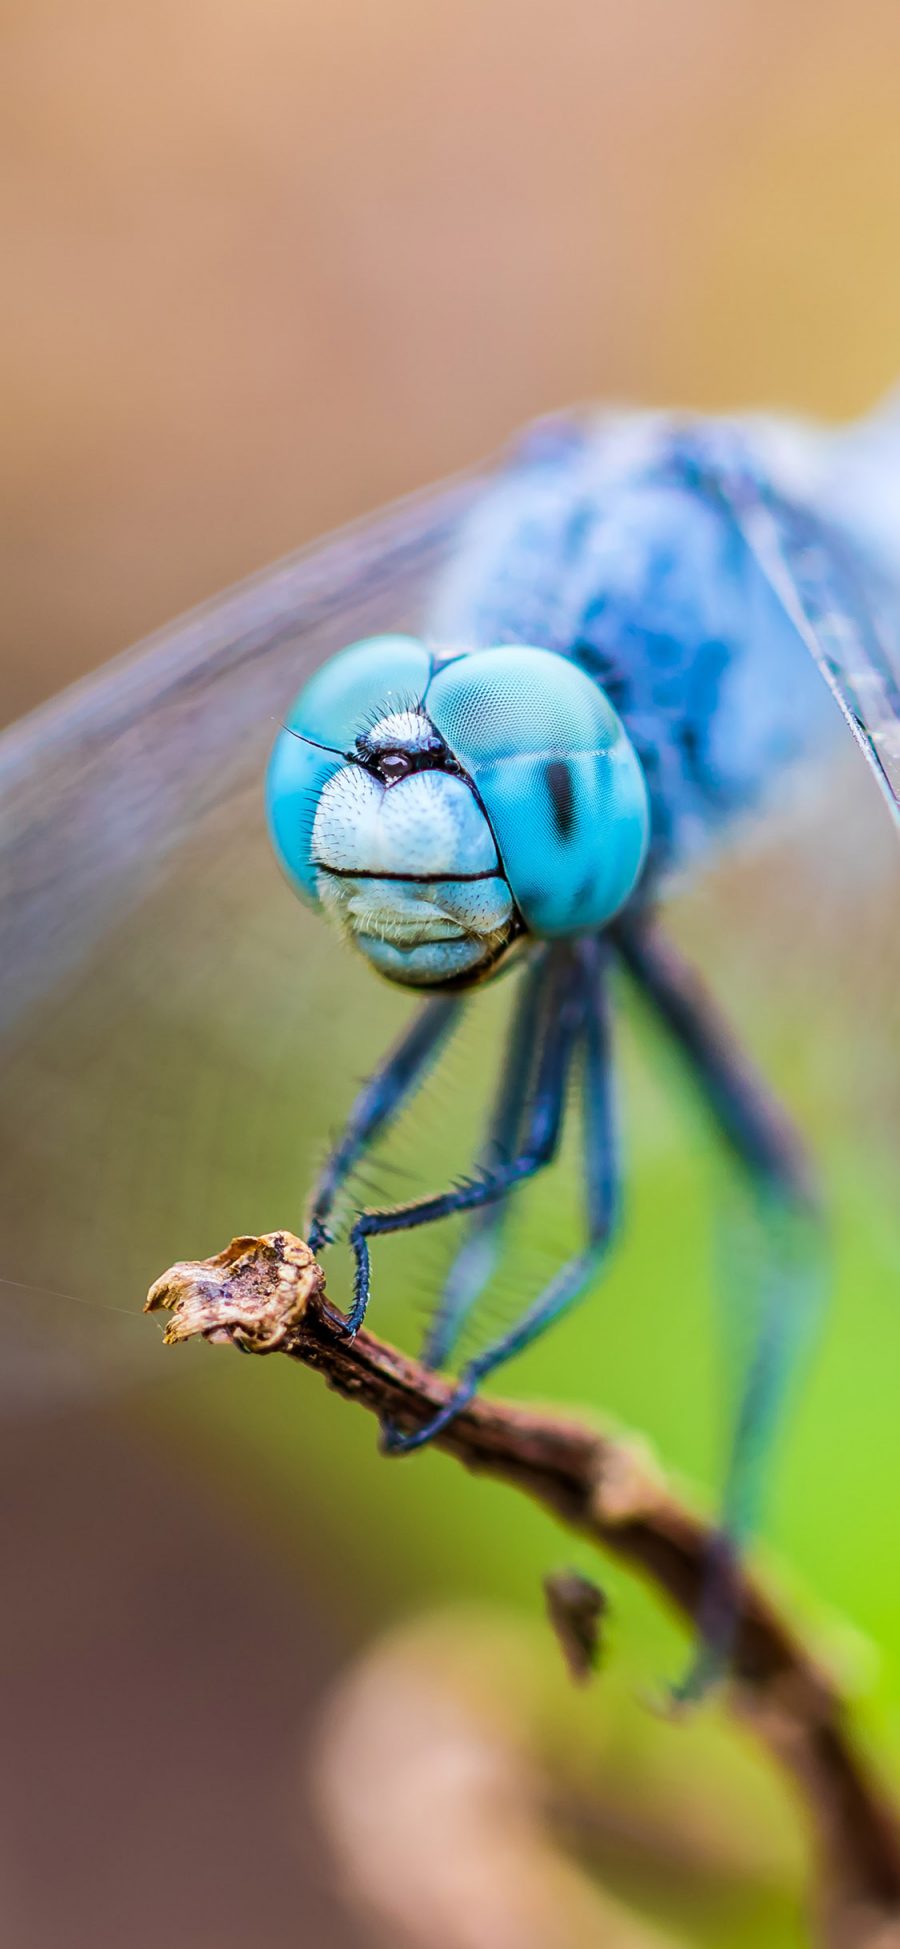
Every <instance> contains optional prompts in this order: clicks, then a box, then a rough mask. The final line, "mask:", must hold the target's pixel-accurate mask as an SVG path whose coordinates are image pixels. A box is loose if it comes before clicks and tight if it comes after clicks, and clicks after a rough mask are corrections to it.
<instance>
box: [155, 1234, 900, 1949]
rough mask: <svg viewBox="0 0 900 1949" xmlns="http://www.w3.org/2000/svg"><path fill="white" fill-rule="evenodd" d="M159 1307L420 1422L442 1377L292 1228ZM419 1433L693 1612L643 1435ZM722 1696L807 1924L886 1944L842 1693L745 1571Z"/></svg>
mask: <svg viewBox="0 0 900 1949" xmlns="http://www.w3.org/2000/svg"><path fill="white" fill-rule="evenodd" d="M160 1309H165V1310H166V1311H168V1312H169V1313H170V1314H171V1318H170V1319H169V1321H168V1322H167V1326H166V1333H165V1340H166V1343H167V1344H169V1345H172V1344H175V1343H177V1342H180V1341H183V1340H189V1339H193V1338H195V1337H197V1336H200V1337H202V1338H203V1339H205V1340H210V1341H212V1342H214V1343H217V1344H226V1345H233V1346H236V1347H238V1348H240V1349H241V1351H243V1352H246V1353H258V1354H263V1353H280V1354H283V1355H286V1356H287V1357H288V1358H289V1359H292V1360H296V1361H300V1362H302V1363H303V1364H304V1365H305V1366H307V1367H312V1368H315V1369H317V1370H318V1371H319V1372H320V1373H322V1374H323V1376H324V1378H325V1380H326V1381H327V1383H328V1385H329V1386H330V1387H332V1388H334V1389H335V1390H336V1391H337V1392H338V1393H339V1394H342V1395H344V1396H345V1397H346V1398H348V1399H353V1400H355V1401H357V1402H358V1403H359V1404H360V1406H362V1407H365V1408H368V1409H369V1410H370V1411H372V1412H373V1413H374V1414H376V1415H377V1416H378V1417H379V1418H380V1419H381V1420H386V1421H390V1422H391V1423H393V1424H395V1425H397V1426H400V1427H402V1428H406V1429H415V1428H418V1427H421V1426H423V1425H424V1423H425V1422H426V1421H428V1420H430V1419H431V1417H432V1416H433V1415H434V1414H435V1412H436V1411H437V1410H438V1409H439V1408H440V1407H442V1406H443V1405H444V1403H445V1402H446V1400H447V1398H448V1393H449V1385H448V1383H447V1382H446V1381H444V1380H441V1379H440V1378H439V1377H438V1376H437V1375H435V1374H433V1373H430V1372H429V1371H428V1370H427V1369H426V1368H424V1367H422V1366H421V1365H420V1364H419V1363H418V1362H417V1361H415V1360H411V1359H410V1358H408V1356H406V1355H405V1354H402V1353H399V1352H398V1351H397V1350H396V1349H395V1348H394V1347H391V1346H388V1345H387V1344H386V1343H385V1342H384V1341H382V1340H378V1339H376V1338H375V1337H374V1335H372V1334H370V1333H367V1332H361V1333H359V1334H358V1335H357V1337H356V1339H355V1340H353V1341H350V1340H348V1339H347V1337H346V1335H345V1334H344V1333H343V1332H342V1330H341V1325H340V1321H339V1318H338V1317H336V1316H335V1314H334V1312H333V1310H332V1309H331V1308H330V1307H329V1305H328V1302H327V1298H326V1292H325V1277H324V1274H323V1272H322V1269H321V1266H320V1265H319V1264H318V1262H317V1260H316V1259H315V1258H314V1257H313V1254H312V1253H311V1252H310V1250H309V1248H308V1247H307V1246H306V1245H305V1244H304V1243H303V1241H302V1240H301V1239H298V1238H295V1237H294V1236H293V1234H292V1233H290V1232H285V1231H282V1232H272V1233H269V1234H268V1235H267V1236H265V1237H263V1238H236V1239H233V1240H232V1242H231V1244H230V1245H228V1246H226V1247H225V1250H224V1251H222V1252H217V1253H216V1254H215V1255H214V1256H213V1257H212V1258H210V1259H203V1260H198V1261H186V1262H183V1263H181V1264H178V1265H175V1266H172V1267H171V1268H170V1270H169V1271H168V1272H166V1273H164V1274H163V1276H162V1278H161V1279H158V1280H157V1281H156V1282H155V1284H154V1285H153V1286H152V1287H151V1289H150V1292H149V1294H148V1297H147V1302H146V1309H145V1310H146V1311H148V1312H156V1311H158V1310H160ZM434 1446H435V1447H438V1448H441V1449H442V1450H443V1451H444V1452H445V1453H446V1454H449V1455H452V1456H454V1457H455V1458H456V1459H457V1460H458V1461H460V1462H462V1463H464V1464H465V1466H466V1467H467V1468H469V1469H471V1470H473V1471H475V1472H478V1473H481V1474H485V1475H491V1476H493V1477H495V1478H496V1479H497V1480H499V1481H502V1482H505V1483H507V1484H508V1485H509V1486H510V1487H512V1488H516V1489H518V1490H520V1491H522V1492H524V1493H525V1494H527V1495H529V1496H531V1497H532V1499H533V1500H535V1501H537V1502H539V1503H541V1504H543V1506H544V1507H545V1508H547V1509H548V1510H550V1511H551V1512H552V1514H553V1515H554V1516H555V1517H556V1518H557V1520H558V1521H560V1522H562V1523H564V1524H565V1525H567V1526H568V1528H570V1529H571V1530H573V1531H575V1532H577V1533H578V1534H579V1535H580V1536H581V1537H583V1538H586V1539H587V1540H588V1541H589V1542H590V1543H592V1544H595V1545H597V1546H599V1547H600V1548H601V1549H602V1550H604V1551H606V1552H607V1553H609V1554H611V1555H612V1556H614V1557H616V1558H618V1559H619V1560H620V1561H622V1562H624V1563H626V1564H628V1565H629V1566H630V1567H631V1568H632V1569H634V1570H635V1571H637V1572H638V1573H639V1574H640V1575H641V1576H642V1577H643V1578H644V1579H645V1580H646V1581H647V1582H649V1583H650V1584H652V1585H653V1586H654V1587H655V1589H656V1590H657V1591H658V1593H659V1594H660V1596H662V1597H663V1598H664V1599H665V1600H666V1601H667V1602H668V1603H669V1604H670V1605H671V1606H673V1607H674V1608H675V1609H676V1610H677V1611H679V1612H680V1613H681V1615H682V1616H684V1617H688V1618H692V1617H693V1616H694V1614H695V1611H696V1607H697V1604H698V1601H699V1598H700V1594H701V1590H702V1587H703V1582H704V1577H705V1575H706V1572H707V1566H708V1562H709V1551H710V1546H711V1542H712V1532H711V1530H710V1529H709V1527H708V1526H707V1525H706V1524H704V1523H703V1522H702V1521H701V1520H700V1518H699V1517H697V1516H696V1515H694V1514H693V1513H692V1512H691V1510H690V1509H688V1508H687V1507H686V1506H685V1505H684V1504H683V1503H682V1502H681V1500H680V1499H679V1498H677V1497H676V1496H675V1495H674V1494H673V1492H672V1491H671V1490H670V1489H669V1488H668V1487H667V1486H666V1484H665V1482H664V1481H663V1479H662V1476H661V1474H660V1472H659V1470H658V1469H657V1468H656V1466H655V1465H654V1463H653V1461H652V1459H651V1457H650V1455H649V1452H648V1450H647V1447H646V1445H645V1444H644V1443H643V1442H642V1441H640V1440H636V1439H630V1438H623V1437H621V1436H613V1435H612V1434H608V1433H605V1432H603V1430H602V1428H600V1427H599V1426H590V1425H585V1424H584V1423H583V1422H580V1421H576V1420H574V1419H566V1418H564V1417H562V1416H558V1415H556V1414H552V1413H549V1412H546V1411H544V1412H542V1411H539V1410H536V1409H530V1408H525V1407H521V1406H519V1405H515V1406H514V1405H512V1404H510V1403H505V1402H500V1401H490V1400H480V1399H476V1400H474V1401H472V1402H471V1403H470V1404H469V1405H468V1406H467V1407H466V1408H464V1409H463V1410H462V1411H461V1412H460V1414H459V1415H457V1417H456V1418H455V1419H454V1420H453V1421H452V1422H451V1423H450V1424H449V1425H448V1426H447V1427H446V1428H445V1429H443V1430H442V1431H441V1433H440V1434H439V1435H437V1436H436V1437H435V1442H434ZM726 1696H727V1700H728V1703H729V1704H730V1706H731V1707H732V1709H733V1711H734V1712H735V1713H736V1714H737V1715H738V1716H739V1717H740V1718H741V1720H742V1721H743V1723H744V1724H745V1725H747V1726H749V1727H750V1729H751V1730H752V1731H753V1732H754V1733H755V1735H756V1736H757V1737H758V1738H759V1739H760V1740H761V1741H762V1742H763V1744H764V1745H765V1746H766V1747H767V1749H768V1751H769V1752H770V1754H771V1755H772V1756H773V1757H774V1759H775V1760H776V1761H777V1763H778V1764H779V1766H780V1767H781V1768H782V1770H783V1771H785V1772H786V1773H787V1774H788V1775H789V1776H790V1778H791V1780H792V1781H793V1783H794V1786H795V1788H796V1789H797V1790H798V1791H799V1794H800V1797H801V1799H802V1802H803V1804H804V1806H805V1808H806V1811H807V1814H808V1816H809V1818H810V1822H811V1826H812V1832H813V1839H814V1845H815V1855H816V1874H815V1884H816V1903H817V1910H818V1915H819V1922H820V1932H819V1937H818V1939H819V1940H821V1941H822V1942H825V1943H827V1944H828V1945H829V1949H862V1946H863V1945H865V1949H900V1829H898V1823H897V1819H896V1817H895V1814H894V1812H893V1809H892V1808H891V1806H890V1803H889V1801H888V1799H887V1796H886V1794H885V1792H884V1790H883V1788H882V1787H881V1785H880V1784H879V1783H878V1781H877V1780H876V1778H875V1776H874V1774H873V1772H872V1770H871V1768H870V1766H869V1764H868V1762H867V1760H866V1758H865V1757H864V1756H863V1754H862V1752H861V1751H860V1750H859V1748H858V1747H857V1745H856V1743H855V1742H854V1740H853V1737H852V1735H851V1732H850V1730H849V1727H848V1723H847V1711H846V1706H845V1703H844V1701H843V1699H842V1697H841V1695H840V1692H839V1690H838V1688H837V1686H836V1684H835V1683H834V1681H833V1679H832V1678H831V1677H830V1676H829V1675H828V1673H827V1672H826V1671H825V1670H824V1669H823V1668H822V1667H821V1666H820V1665H819V1664H818V1663H817V1662H816V1660H815V1659H814V1657H813V1656H812V1654H811V1653H810V1651H809V1650H808V1649H807V1647H806V1645H805V1643H804V1641H803V1638H802V1636H801V1635H800V1633H799V1632H798V1631H796V1630H795V1629H794V1628H793V1627H792V1625H791V1624H790V1623H789V1622H788V1621H787V1620H786V1619H785V1618H784V1617H783V1616H782V1614H781V1612H780V1610H779V1608H778V1606H777V1605H776V1603H775V1601H774V1600H773V1599H772V1598H771V1597H770V1596H769V1595H768V1594H767V1593H766V1591H765V1590H764V1589H763V1587H762V1586H761V1585H760V1584H759V1583H758V1581H757V1580H756V1579H755V1578H754V1577H752V1576H750V1575H749V1574H747V1573H745V1574H743V1575H742V1577H741V1583H740V1623H739V1627H738V1631H737V1637H736V1642H735V1648H734V1655H733V1660H732V1668H731V1674H730V1678H729V1682H728V1686H727V1694H726Z"/></svg>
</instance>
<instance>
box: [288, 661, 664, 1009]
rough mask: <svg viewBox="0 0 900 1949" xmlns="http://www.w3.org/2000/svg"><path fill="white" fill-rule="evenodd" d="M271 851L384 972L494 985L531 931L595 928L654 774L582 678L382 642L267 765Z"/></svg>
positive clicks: (616, 886)
mask: <svg viewBox="0 0 900 1949" xmlns="http://www.w3.org/2000/svg"><path fill="white" fill-rule="evenodd" d="M268 810H269V825H270V831H271V834H272V838H273V841H274V845H275V850H276V852H277V854H278V856H279V858H280V860H281V863H282V865H283V866H284V867H285V869H286V871H287V873H288V876H289V878H290V879H291V881H292V883H293V884H294V886H295V887H296V889H297V891H298V892H299V893H300V894H301V896H302V897H303V898H305V899H307V900H309V901H310V902H311V903H312V904H313V905H315V906H317V907H319V908H320V909H321V910H323V911H324V912H325V913H327V914H328V915H329V916H330V917H331V918H332V919H333V920H334V921H336V922H337V924H338V925H339V927H340V928H341V929H342V931H343V932H344V933H345V934H347V935H348V936H349V938H350V939H351V940H352V941H353V942H354V944H355V945H356V946H357V947H358V948H360V949H361V950H362V952H363V953H364V954H365V955H366V956H367V958H368V960H369V961H370V962H371V963H372V964H373V965H374V966H375V967H376V968H377V969H378V971H379V972H380V973H381V974H384V975H387V976H388V977H389V978H390V979H392V980H394V981H400V982H403V983H405V984H406V985H408V986H412V987H440V986H447V985H456V986H459V985H463V984H467V983H469V982H473V981H476V980H479V979H483V978H484V976H485V975H486V974H488V973H492V972H493V971H494V970H496V969H497V968H498V967H499V966H500V965H501V964H502V963H503V962H504V961H505V960H506V959H507V957H508V955H509V953H510V951H511V949H512V948H513V946H514V945H515V943H516V942H517V941H519V940H521V939H522V937H523V936H525V935H533V936H536V937H539V938H553V937H554V936H560V935H566V934H572V933H579V932H583V931H585V930H586V929H589V928H596V927H599V926H602V925H603V923H604V921H606V920H608V919H610V918H611V916H612V914H614V913H615V912H617V911H618V909H619V908H620V907H621V906H622V905H623V903H624V901H625V900H626V899H627V898H628V896H629V894H630V893H631V891H632V890H633V887H634V886H635V884H636V881H637V879H638V876H639V874H640V871H641V868H642V866H643V861H644V856H645V852H646V845H647V830H648V809H647V794H646V788H645V785H644V779H643V774H642V772H641V767H640V764H639V762H638V759H637V756H636V754H635V752H634V750H633V747H632V746H631V744H630V742H629V740H628V738H627V736H626V734H625V732H624V730H623V728H622V725H621V723H620V721H619V719H618V717H617V716H616V714H615V712H614V711H613V709H612V707H611V705H610V704H609V703H608V701H607V700H606V698H605V697H604V696H603V693H602V692H601V691H600V690H599V688H598V687H597V685H596V684H594V683H593V682H592V681H591V680H590V678H588V677H587V676H585V675H584V673H583V672H582V671H580V670H578V669H577V668H576V667H575V666H574V665H573V664H571V663H569V662H568V661H566V660H565V659H564V658H562V657H558V656H555V655H553V654H552V653H551V652H549V651H547V650H538V649H531V648H525V647H522V646H518V645H516V646H510V647H499V648H497V649H491V650H474V651H471V652H469V653H467V654H464V655H463V654H445V655H443V656H441V655H437V654H432V653H431V652H430V651H429V650H428V649H426V647H425V645H424V644H423V643H421V642H419V641H417V640H416V639H415V638H413V637H406V636H381V637H370V638H368V639H367V640H366V641H365V642H362V643H355V644H352V645H351V647H350V648H349V649H346V650H342V651H340V652H339V653H338V655H337V656H335V657H332V658H331V659H330V661H329V662H328V663H326V664H324V665H323V667H322V669H321V670H319V671H317V673H316V675H315V676H314V677H313V678H311V680H310V682H309V683H308V684H307V685H306V688H305V689H304V690H303V691H301V693H300V696H299V697H298V698H297V699H296V701H295V703H294V705H293V707H292V710H291V712H290V714H289V717H288V720H287V722H286V724H285V726H284V728H283V729H282V731H281V732H280V733H279V736H278V739H277V740H276V744H275V748H274V751H273V753H272V759H271V763H270V767H269V778H268Z"/></svg>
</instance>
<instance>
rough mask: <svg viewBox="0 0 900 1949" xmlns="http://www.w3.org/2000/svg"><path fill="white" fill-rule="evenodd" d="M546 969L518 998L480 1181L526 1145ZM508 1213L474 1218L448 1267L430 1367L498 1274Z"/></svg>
mask: <svg viewBox="0 0 900 1949" xmlns="http://www.w3.org/2000/svg"><path fill="white" fill-rule="evenodd" d="M544 965H545V964H544V957H543V956H541V957H540V958H539V959H538V960H536V961H534V962H533V963H532V965H531V967H530V968H529V969H528V970H527V972H526V974H525V976H524V979H523V982H522V986H521V989H520V991H519V994H518V995H517V997H516V1004H515V1008H514V1011H513V1018H512V1024H511V1027H510V1032H509V1037H508V1040H507V1045H506V1049H505V1051H504V1056H503V1067H502V1071H501V1076H500V1087H499V1089H498V1091H497V1095H496V1099H495V1102H494V1106H493V1110H492V1113H491V1120H490V1124H489V1126H488V1132H487V1137H486V1140H485V1143H484V1147H483V1150H482V1153H481V1158H480V1161H479V1166H478V1169H479V1172H480V1173H481V1174H482V1175H486V1174H488V1173H490V1172H491V1171H493V1170H495V1169H496V1167H497V1166H498V1165H502V1164H508V1163H509V1161H510V1159H511V1158H512V1157H513V1156H514V1154H515V1151H516V1147H517V1145H519V1144H520V1143H521V1141H522V1125H523V1121H524V1117H525V1111H526V1107H527V1104H528V1100H529V1096H530V1093H531V1090H532V1088H533V1086H534V1077H535V1065H536V1058H537V1054H538V1024H539V1020H540V1008H541V994H542V988H543V983H544V978H545V976H544ZM507 1208H508V1204H507V1200H506V1199H503V1198H500V1199H498V1200H497V1201H496V1203H494V1204H489V1205H481V1206H480V1207H479V1208H478V1209H477V1210H476V1211H474V1212H473V1213H472V1215H471V1218H470V1220H469V1230H468V1233H467V1236H466V1238H465V1240H464V1242H463V1244H462V1246H461V1247H460V1250H459V1252H458V1253H457V1255H456V1258H455V1259H454V1261H453V1264H452V1266H451V1267H450V1271H449V1273H448V1275H447V1279H446V1282H445V1285H444V1290H443V1292H442V1294H441V1298H440V1301H439V1303H438V1307H437V1310H436V1312H435V1315H434V1318H433V1320H432V1322H431V1325H430V1327H429V1329H428V1333H427V1336H426V1339H425V1343H424V1346H423V1348H422V1360H423V1362H424V1364H425V1366H426V1367H443V1366H444V1365H445V1364H446V1362H447V1361H448V1360H449V1359H450V1356H451V1354H452V1352H453V1349H454V1347H455V1345H456V1342H457V1340H458V1338H459V1334H460V1332H461V1330H462V1328H463V1326H464V1324H465V1322H466V1320H467V1319H468V1317H469V1314H470V1313H471V1310H472V1307H473V1306H474V1305H475V1302H476V1300H477V1299H478V1298H479V1297H480V1295H481V1293H482V1292H483V1291H484V1288H485V1286H486V1285H487V1283H488V1280H489V1279H490V1277H491V1274H492V1272H493V1270H494V1266H495V1264H496V1261H497V1256H498V1253H499V1249H500V1238H501V1232H502V1228H503V1221H504V1218H505V1216H506V1212H507Z"/></svg>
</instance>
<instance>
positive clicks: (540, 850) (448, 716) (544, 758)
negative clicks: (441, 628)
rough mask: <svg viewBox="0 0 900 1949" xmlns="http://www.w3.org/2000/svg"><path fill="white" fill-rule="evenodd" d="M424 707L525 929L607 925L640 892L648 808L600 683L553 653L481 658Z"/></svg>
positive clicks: (436, 685)
mask: <svg viewBox="0 0 900 1949" xmlns="http://www.w3.org/2000/svg"><path fill="white" fill-rule="evenodd" d="M425 705H426V709H427V711H428V715H429V717H430V718H431V721H432V723H433V724H434V725H435V726H436V728H437V730H438V731H439V732H440V734H441V736H442V737H443V738H444V739H445V740H446V743H447V745H448V746H449V749H450V750H451V751H452V752H453V754H454V757H455V758H456V759H457V760H458V762H459V763H460V765H461V766H463V768H464V769H465V771H466V772H467V773H468V775H469V777H470V778H471V779H472V780H473V782H474V784H475V786H476V788H477V790H478V793H479V796H480V798H481V800H482V803H483V805H484V807H485V810H486V812H487V815H488V818H489V819H490V822H491V826H492V829H493V832H494V835H495V838H496V840H497V845H498V847H499V850H500V857H501V859H502V861H503V866H504V870H505V872H506V877H507V880H508V881H509V885H510V888H511V890H512V893H513V897H514V899H515V901H516V904H517V906H518V908H519V911H520V913H521V915H522V918H523V919H524V921H525V923H526V926H527V927H529V928H530V929H531V931H532V932H533V933H535V934H539V935H543V936H548V937H552V936H555V935H562V934H570V933H574V932H578V931H579V930H581V929H582V928H592V927H600V926H602V925H603V923H604V922H605V921H607V920H610V919H611V918H612V916H613V914H615V913H617V912H618V910H619V908H620V907H622V906H623V905H624V903H625V901H626V900H627V899H628V897H629V894H630V893H631V892H632V891H633V889H634V887H635V885H636V884H637V881H638V878H639V876H640V873H641V869H642V867H643V864H644V859H645V856H646V851H647V843H648V836H649V824H650V815H649V804H648V799H647V787H646V784H645V781H644V774H643V771H642V769H641V765H640V761H639V759H638V757H637V754H636V752H635V750H634V747H633V745H632V744H631V741H630V739H629V738H628V736H627V733H626V732H625V730H624V727H623V725H622V723H621V721H620V719H619V718H618V717H617V715H616V713H615V711H614V710H613V708H612V705H611V704H610V703H609V702H608V700H607V699H606V698H605V697H604V695H603V692H602V691H601V690H600V689H599V688H598V687H597V685H596V684H594V683H592V681H591V679H590V678H589V677H588V676H586V675H585V673H584V672H583V671H582V670H579V669H578V668H577V666H576V665H575V664H573V663H570V662H568V661H567V659H566V658H565V657H561V656H555V655H554V654H552V652H550V651H549V650H539V649H531V648H526V647H520V646H514V647H509V648H507V647H499V648H497V649H489V650H476V651H473V652H471V653H470V654H469V655H467V656H461V657H458V658H456V659H454V661H452V662H450V663H447V664H445V665H444V666H443V668H441V669H439V670H438V671H437V673H436V675H435V676H434V678H433V679H432V682H431V684H430V685H429V687H428V690H427V693H426V697H425Z"/></svg>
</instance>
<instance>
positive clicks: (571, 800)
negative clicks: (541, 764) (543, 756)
mask: <svg viewBox="0 0 900 1949" xmlns="http://www.w3.org/2000/svg"><path fill="white" fill-rule="evenodd" d="M547 790H548V792H549V794H550V805H551V808H552V811H553V824H554V826H555V827H556V832H557V835H558V837H559V838H560V839H568V837H569V834H570V833H571V831H572V827H573V826H574V824H575V794H574V792H573V790H572V779H571V775H570V772H569V767H568V765H567V764H566V762H565V759H564V758H551V760H550V763H549V765H548V766H547Z"/></svg>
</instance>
